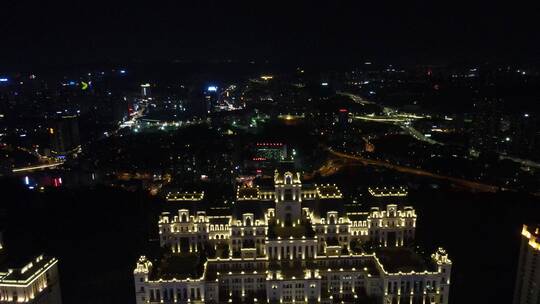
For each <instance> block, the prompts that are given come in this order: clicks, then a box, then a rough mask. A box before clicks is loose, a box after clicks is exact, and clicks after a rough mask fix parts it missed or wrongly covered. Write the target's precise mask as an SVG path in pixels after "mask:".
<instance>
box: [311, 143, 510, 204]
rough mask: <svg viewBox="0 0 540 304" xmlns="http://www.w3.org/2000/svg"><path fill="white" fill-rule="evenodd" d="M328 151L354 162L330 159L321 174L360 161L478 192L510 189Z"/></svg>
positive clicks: (366, 164)
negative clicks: (443, 181)
mask: <svg viewBox="0 0 540 304" xmlns="http://www.w3.org/2000/svg"><path fill="white" fill-rule="evenodd" d="M328 151H329V152H330V154H332V155H333V156H335V157H338V158H340V159H344V160H348V161H353V163H349V162H348V161H345V162H341V163H340V162H336V161H335V160H329V162H328V163H327V164H326V165H325V166H323V167H321V168H320V169H319V173H320V174H321V175H332V174H334V173H336V172H337V171H339V169H341V168H342V167H345V166H347V165H354V162H358V163H360V164H362V165H364V166H377V167H383V168H386V169H390V170H394V171H398V172H402V173H407V174H413V175H418V176H425V177H430V178H434V179H439V180H445V181H448V182H451V183H453V184H456V185H458V186H461V187H464V188H467V189H470V190H473V191H478V192H491V193H494V192H498V191H499V190H508V189H501V188H500V187H497V186H493V185H488V184H483V183H479V182H475V181H470V180H466V179H462V178H457V177H451V176H445V175H440V174H436V173H432V172H429V171H425V170H422V169H417V168H411V167H406V166H401V165H394V164H391V163H389V162H386V161H381V160H373V159H367V158H363V157H360V156H354V155H350V154H346V153H341V152H336V151H334V150H331V149H328Z"/></svg>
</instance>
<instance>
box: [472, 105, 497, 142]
mask: <svg viewBox="0 0 540 304" xmlns="http://www.w3.org/2000/svg"><path fill="white" fill-rule="evenodd" d="M474 107H475V112H476V113H475V116H474V120H473V130H472V136H471V142H470V144H471V148H472V149H473V150H475V151H476V152H484V151H497V150H499V148H500V147H501V143H502V142H503V140H504V138H503V131H502V130H501V127H502V124H503V123H502V122H503V101H502V100H500V99H496V98H483V99H481V100H479V101H477V102H476V103H475V105H474Z"/></svg>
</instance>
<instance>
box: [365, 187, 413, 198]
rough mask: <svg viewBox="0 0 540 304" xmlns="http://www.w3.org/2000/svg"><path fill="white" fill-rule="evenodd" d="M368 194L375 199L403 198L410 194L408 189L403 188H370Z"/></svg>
mask: <svg viewBox="0 0 540 304" xmlns="http://www.w3.org/2000/svg"><path fill="white" fill-rule="evenodd" d="M368 192H369V194H371V195H372V196H374V197H389V196H395V197H402V196H407V194H408V191H407V188H406V187H403V186H399V187H369V188H368Z"/></svg>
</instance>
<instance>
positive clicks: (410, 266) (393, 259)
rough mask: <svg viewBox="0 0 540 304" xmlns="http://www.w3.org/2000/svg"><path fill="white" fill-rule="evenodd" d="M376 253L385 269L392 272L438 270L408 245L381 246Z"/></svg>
mask: <svg viewBox="0 0 540 304" xmlns="http://www.w3.org/2000/svg"><path fill="white" fill-rule="evenodd" d="M375 255H376V256H377V258H379V261H380V262H381V264H382V265H383V267H384V269H385V270H386V271H387V272H390V273H397V272H400V271H401V272H411V271H415V272H423V271H435V270H436V269H435V267H434V265H433V264H432V263H431V262H430V261H428V260H427V259H425V258H424V257H422V256H421V255H420V254H418V253H416V252H414V251H413V250H412V249H410V248H406V247H386V248H379V249H377V250H376V251H375Z"/></svg>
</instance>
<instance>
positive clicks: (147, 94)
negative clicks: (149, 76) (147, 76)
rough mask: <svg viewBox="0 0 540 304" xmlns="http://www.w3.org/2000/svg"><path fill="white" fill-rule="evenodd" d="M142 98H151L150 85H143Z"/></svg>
mask: <svg viewBox="0 0 540 304" xmlns="http://www.w3.org/2000/svg"><path fill="white" fill-rule="evenodd" d="M141 96H142V98H143V99H145V98H148V97H150V84H149V83H144V84H141Z"/></svg>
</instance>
